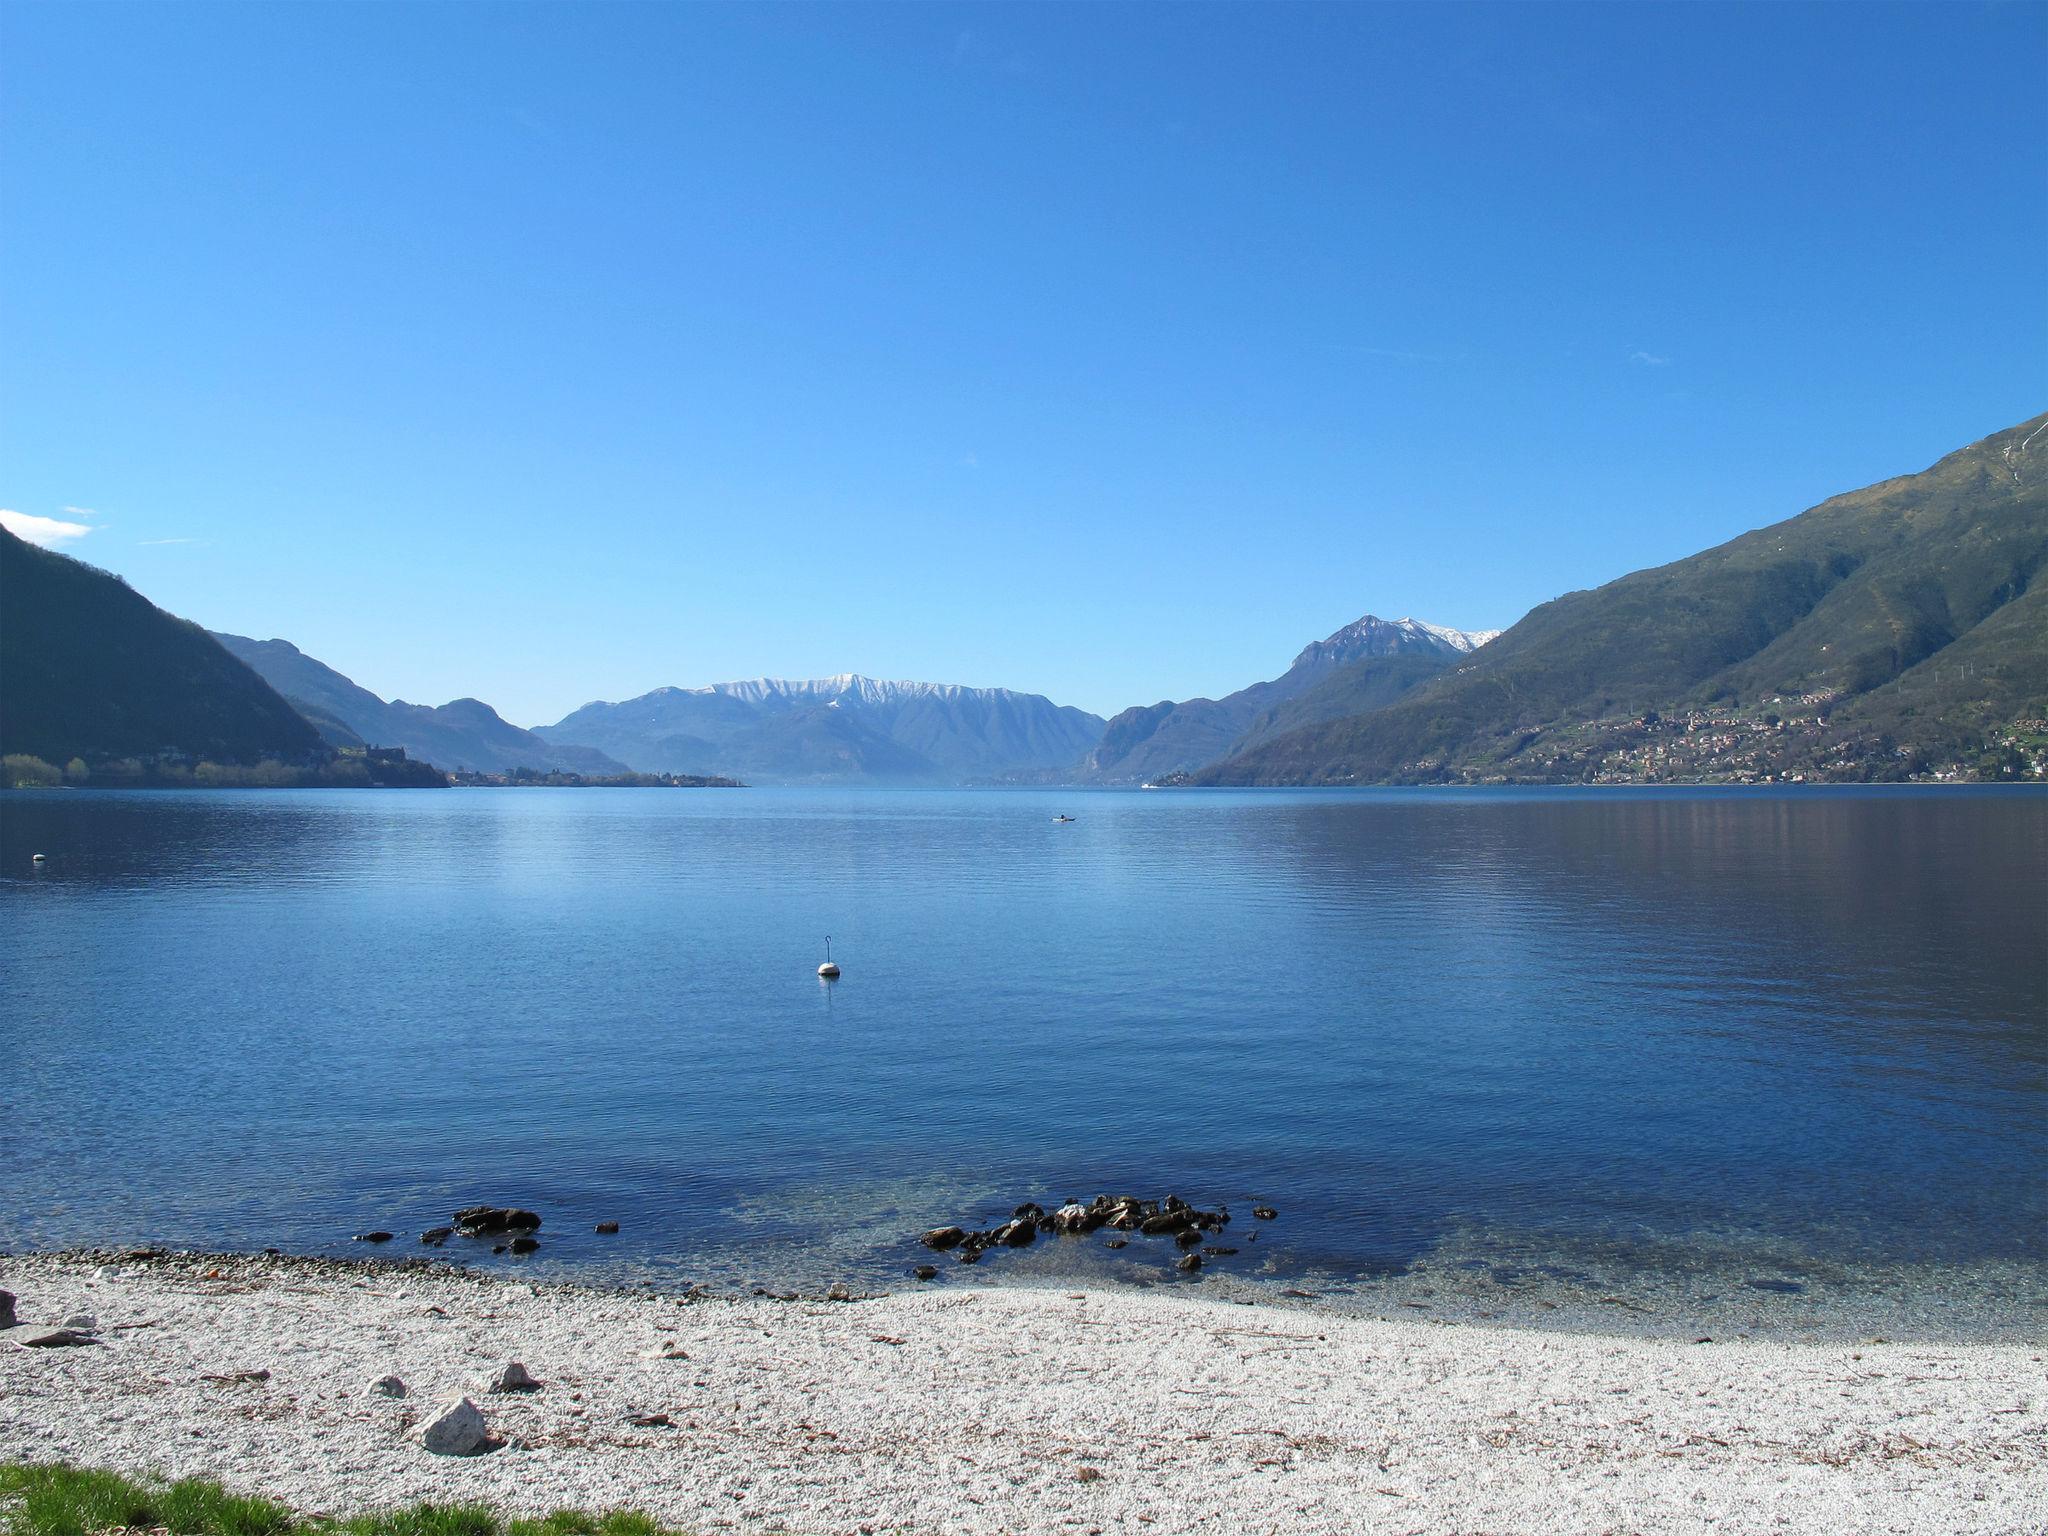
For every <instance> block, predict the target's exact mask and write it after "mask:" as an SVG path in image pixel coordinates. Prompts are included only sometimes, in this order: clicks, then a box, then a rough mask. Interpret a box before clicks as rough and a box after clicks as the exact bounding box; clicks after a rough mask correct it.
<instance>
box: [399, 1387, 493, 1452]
mask: <svg viewBox="0 0 2048 1536" xmlns="http://www.w3.org/2000/svg"><path fill="white" fill-rule="evenodd" d="M415 1433H416V1434H417V1435H418V1436H419V1442H420V1444H421V1445H422V1446H424V1447H425V1448H426V1449H427V1450H430V1451H432V1452H433V1453H434V1454H435V1455H436V1456H473V1455H475V1454H476V1453H477V1452H478V1451H480V1450H482V1449H483V1447H484V1442H485V1441H486V1440H487V1439H488V1438H489V1431H488V1430H487V1429H486V1428H485V1427H484V1411H483V1409H481V1408H479V1407H477V1405H476V1404H475V1403H473V1402H471V1401H470V1400H469V1399H468V1398H466V1397H461V1396H457V1397H451V1398H449V1399H448V1400H447V1401H446V1402H444V1403H442V1404H441V1406H440V1407H438V1408H436V1409H435V1410H434V1411H433V1412H432V1413H430V1414H428V1415H427V1417H426V1418H425V1419H424V1420H423V1421H421V1424H420V1427H419V1429H418V1430H417V1431H415Z"/></svg>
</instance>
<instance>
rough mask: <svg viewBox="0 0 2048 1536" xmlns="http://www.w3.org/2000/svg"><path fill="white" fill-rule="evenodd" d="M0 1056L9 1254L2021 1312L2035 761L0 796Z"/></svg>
mask: <svg viewBox="0 0 2048 1536" xmlns="http://www.w3.org/2000/svg"><path fill="white" fill-rule="evenodd" d="M1057 811H1066V812H1069V813H1071V814H1072V815H1074V816H1075V817H1077V818H1078V819H1077V820H1076V821H1074V822H1073V823H1071V824H1068V825H1059V824H1055V823H1054V822H1053V821H1052V819H1051V818H1052V816H1053V814H1054V813H1055V812H1057ZM34 852H43V853H45V854H47V855H48V862H47V863H45V864H44V865H42V866H40V868H37V867H35V866H32V865H31V862H30V855H31V853H34ZM828 933H829V934H830V935H831V936H832V953H833V955H834V957H835V958H836V959H838V960H840V961H841V962H842V963H843V965H844V967H845V975H844V977H843V979H841V980H840V981H839V982H837V983H836V984H826V983H822V982H820V981H819V980H818V979H817V977H816V976H815V975H814V969H815V967H816V965H817V963H818V961H819V959H820V958H821V942H822V939H823V936H824V935H826V934H828ZM0 1053H4V1061H5V1071H4V1075H0V1167H4V1168H5V1170H6V1176H5V1178H4V1179H0V1248H9V1249H16V1250H19V1249H23V1248H29V1247H52V1246H59V1245H72V1244H87V1243H92V1244H98V1243H120V1244H136V1243H143V1242H155V1243H167V1244H175V1245H180V1246H206V1247H266V1246H274V1247H279V1248H283V1249H286V1250H288V1251H298V1252H315V1253H335V1254H355V1255H362V1254H364V1253H366V1252H367V1250H366V1249H365V1248H364V1247H363V1246H362V1245H359V1244H351V1243H350V1242H349V1237H350V1235H351V1234H353V1233H356V1232H359V1231H362V1230H365V1229H368V1228H388V1229H389V1230H391V1231H394V1232H396V1233H398V1234H399V1241H398V1242H395V1243H393V1244H391V1245H389V1246H388V1247H387V1248H385V1249H382V1250H379V1252H380V1253H382V1254H387V1255H392V1256H396V1255H397V1254H399V1253H400V1252H401V1251H405V1252H410V1253H413V1254H418V1253H420V1252H422V1250H421V1249H420V1247H419V1245H418V1242H417V1234H418V1233H419V1232H420V1231H421V1230H422V1229H424V1228H427V1227H430V1226H433V1225H437V1224H439V1223H441V1222H444V1221H445V1220H446V1219H447V1217H448V1215H449V1213H450V1212H451V1211H452V1210H453V1209H454V1208H455V1207H457V1206H458V1205H463V1204H468V1203H472V1202H478V1201H489V1202H493V1203H517V1204H521V1205H526V1206H530V1207H532V1208H534V1209H537V1210H539V1211H540V1212H542V1214H543V1215H544V1217H545V1218H546V1225H545V1226H544V1228H543V1229H542V1231H541V1233H540V1236H541V1238H542V1240H543V1243H542V1249H541V1251H540V1252H539V1253H538V1254H535V1255H533V1256H531V1257H529V1258H524V1259H515V1258H512V1257H510V1256H506V1257H502V1258H500V1257H495V1256H493V1255H491V1253H490V1252H489V1247H488V1245H483V1246H478V1245H473V1244H463V1243H460V1242H458V1243H452V1244H451V1245H450V1246H449V1248H448V1249H446V1250H443V1255H444V1256H446V1257H458V1256H459V1257H463V1258H465V1259H470V1260H475V1261H479V1262H484V1263H490V1264H502V1265H512V1264H519V1265H523V1266H526V1267H528V1268H529V1269H532V1270H534V1271H535V1272H537V1273H546V1274H549V1275H557V1274H561V1273H564V1272H570V1273H576V1274H582V1275H586V1276H592V1277H605V1278H613V1279H618V1280H622V1281H631V1282H638V1281H643V1280H654V1281H656V1282H658V1283H660V1284H662V1285H680V1284H683V1283H686V1282H691V1281H699V1282H704V1283H709V1284H713V1285H716V1286H719V1287H727V1286H743V1285H752V1284H765V1285H769V1286H771V1287H774V1288H778V1289H780V1288H784V1287H789V1288H797V1287H802V1288H807V1289H815V1288H817V1287H819V1286H822V1285H824V1284H826V1283H829V1282H831V1281H834V1280H840V1279H845V1280H849V1281H852V1282H853V1283H855V1284H857V1285H879V1284H891V1285H899V1284H905V1283H910V1282H908V1280H907V1278H906V1271H907V1269H908V1267H909V1266H910V1265H912V1264H914V1263H917V1262H920V1261H922V1260H924V1259H926V1258H928V1257H930V1256H929V1255H927V1254H925V1252H924V1251H923V1250H922V1249H921V1248H919V1247H917V1245H916V1243H915V1241H914V1237H915V1234H916V1233H917V1232H919V1231H921V1230H923V1229H924V1228H926V1227H928V1226H933V1225H939V1224H943V1223H947V1222H953V1221H960V1222H963V1223H966V1224H969V1225H987V1224H989V1223H990V1221H991V1220H992V1219H994V1218H996V1217H999V1216H1003V1215H1007V1214H1008V1212H1009V1209H1010V1207H1011V1206H1013V1205H1015V1204H1016V1203H1018V1202H1019V1201H1021V1200H1024V1199H1027V1198H1035V1199H1039V1200H1041V1201H1045V1202H1046V1203H1047V1204H1051V1203H1052V1202H1053V1201H1055V1200H1058V1199H1061V1198H1064V1197H1067V1196H1069V1195H1071V1196H1077V1197H1079V1198H1081V1199H1083V1200H1086V1199H1088V1198H1089V1197H1091V1196H1093V1195H1095V1194H1096V1193H1098V1192H1112V1193H1116V1192H1130V1193H1135V1194H1139V1195H1144V1196H1152V1197H1157V1196H1160V1195H1163V1194H1166V1193H1169V1192H1177V1193H1179V1194H1181V1195H1183V1196H1185V1197H1186V1198H1188V1199H1189V1200H1191V1201H1193V1202H1194V1203H1196V1204H1197V1205H1214V1204H1217V1203H1223V1204H1227V1205H1228V1206H1229V1208H1230V1210H1231V1212H1232V1213H1233V1215H1234V1217H1235V1218H1236V1219H1235V1220H1234V1221H1233V1223H1232V1224H1231V1226H1230V1228H1229V1229H1228V1233H1227V1235H1226V1236H1225V1237H1223V1238H1221V1239H1219V1240H1218V1243H1219V1245H1223V1246H1234V1247H1236V1248H1237V1249H1238V1252H1237V1253H1236V1254H1235V1255H1215V1256H1212V1257H1211V1258H1210V1260H1209V1262H1208V1265H1207V1267H1206V1268H1205V1270H1204V1271H1203V1273H1202V1275H1201V1276H1200V1277H1199V1280H1196V1281H1189V1280H1186V1279H1184V1278H1183V1277H1180V1276H1179V1275H1178V1274H1177V1273H1176V1272H1174V1271H1173V1270H1172V1268H1171V1263H1172V1260H1173V1259H1174V1258H1175V1257H1177V1254H1176V1252H1175V1250H1174V1249H1173V1248H1172V1247H1171V1246H1170V1244H1162V1243H1161V1242H1155V1241H1154V1240H1144V1241H1134V1242H1132V1243H1131V1245H1130V1247H1129V1248H1127V1249H1125V1250H1122V1251H1120V1252H1119V1251H1113V1250H1110V1249H1108V1248H1107V1247H1106V1246H1105V1243H1104V1239H1106V1238H1108V1237H1110V1236H1112V1235H1113V1234H1108V1233H1104V1234H1099V1235H1098V1236H1096V1237H1094V1238H1090V1239H1084V1240H1083V1239H1076V1240H1064V1241H1054V1240H1050V1239H1047V1240H1041V1241H1040V1242H1039V1243H1038V1244H1036V1245H1035V1246H1034V1247H1033V1248H1031V1249H1029V1250H1025V1251H1023V1252H1021V1253H1015V1254H1011V1253H999V1254H994V1255H991V1256H990V1257H989V1258H988V1259H986V1260H985V1261H983V1262H982V1263H981V1264H980V1265H978V1266H976V1267H975V1268H973V1269H966V1268H963V1267H960V1266H958V1265H957V1264H954V1263H952V1262H951V1259H950V1257H949V1256H941V1257H940V1258H939V1260H938V1262H939V1263H940V1264H941V1266H942V1269H943V1274H942V1278H941V1280H940V1281H939V1282H938V1283H941V1284H957V1283H961V1282H965V1281H970V1280H971V1281H973V1282H974V1283H978V1284H986V1283H994V1282H998V1281H1004V1280H1019V1281H1024V1280H1040V1281H1046V1280H1055V1281H1056V1280H1062V1279H1064V1280H1072V1279H1074V1278H1077V1277H1086V1278H1090V1279H1096V1280H1123V1281H1127V1282H1130V1283H1138V1284H1145V1283H1160V1284H1166V1283H1172V1284H1188V1283H1199V1284H1202V1285H1205V1286H1212V1287H1216V1288H1218V1289H1220V1290H1224V1291H1229V1290H1231V1289H1232V1288H1234V1287H1245V1286H1257V1285H1263V1286H1267V1287H1272V1288H1279V1287H1287V1288H1293V1289H1306V1290H1313V1291H1316V1292H1317V1293H1318V1294H1319V1295H1327V1296H1337V1297H1342V1298H1346V1299H1347V1300H1348V1302H1349V1303H1350V1304H1354V1305H1362V1306H1367V1307H1374V1308H1381V1309H1384V1308H1388V1307H1392V1306H1394V1305H1399V1304H1410V1305H1414V1306H1416V1307H1418V1308H1429V1309H1433V1310H1437V1311H1440V1312H1442V1313H1445V1314H1461V1315H1469V1314H1473V1313H1477V1314H1479V1315H1484V1316H1501V1317H1507V1318H1520V1317H1523V1316H1525V1315H1527V1316H1533V1315H1538V1314H1539V1313H1540V1314H1544V1315H1547V1316H1549V1317H1550V1318H1552V1319H1554V1320H1556V1321H1559V1322H1562V1323H1566V1324H1570V1323H1572V1322H1575V1321H1584V1322H1586V1323H1588V1324H1590V1325H1595V1326H1598V1325H1611V1326H1617V1327H1627V1328H1656V1327H1669V1328H1685V1329H1693V1328H1698V1327H1701V1326H1704V1325H1707V1324H1712V1323H1716V1322H1718V1325H1719V1326H1721V1327H1723V1328H1725V1329H1727V1330H1729V1331H1735V1330H1738V1329H1740V1330H1743V1331H1756V1330H1764V1329H1772V1328H1790V1329H1797V1328H1818V1327H1826V1326H1835V1325H1840V1326H1844V1327H1856V1328H1866V1329H1876V1328H1885V1329H1889V1330H1890V1331H1892V1333H1893V1334H1894V1336H1898V1335H1899V1334H1902V1333H1906V1332H1909V1331H1912V1330H1915V1329H1918V1330H1925V1331H1951V1332H1953V1331H1963V1332H1975V1333H1978V1334H1987V1335H1988V1334H1994V1333H1995V1334H2011V1333H2015V1332H2019V1333H2027V1332H2030V1331H2031V1332H2035V1333H2038V1332H2040V1331H2042V1330H2043V1328H2044V1326H2048V795H2043V794H2041V793H2038V792H2026V791H2020V792H2004V791H1993V790H1986V791H1972V790H1953V791H1913V792H1881V791H1855V792H1832V791H1813V790H1808V791H1805V792H1798V793H1784V794H1771V793H1762V792H1755V791H1742V792H1720V793H1717V792H1711V791H1699V792H1684V791H1680V792H1655V791H1645V792H1627V791H1619V792H1617V791H1600V792H1569V791H1566V792H1554V793H1553V792H1475V791H1449V792H1446V791H1415V792H1405V791H1359V792H1302V793H1291V792H1244V793H1223V792H1215V793H1209V792H1186V793H1180V792H1157V793H1149V794H1147V793H1072V792H1060V793H1049V792H1048V793H1040V792H1024V791H1019V792H998V791H989V792H973V791H963V792H943V791H905V792H900V793H897V792H885V791H853V792H828V791H770V790H749V791H659V790H587V791H544V790H527V791H519V790H475V791H448V792H445V793H431V792H403V791H401V792H332V791H330V792H277V793H257V792H243V793H236V792H225V793H211V794H209V793H175V792H158V793H116V792H95V791H83V792H70V791H45V792H19V793H12V794H6V795H0ZM1259 1202H1270V1203H1271V1204H1272V1205H1274V1206H1276V1207H1278V1208H1279V1210H1280V1216H1279V1219H1277V1220H1274V1221H1254V1220H1253V1219H1252V1218H1251V1214H1250V1211H1251V1207H1252V1206H1253V1205H1254V1204H1255V1203H1259ZM604 1219H615V1220H617V1221H619V1222H620V1223H621V1224H622V1228H623V1230H622V1231H621V1232H620V1233H619V1235H617V1236H615V1237H601V1236H598V1235H597V1234H595V1233H594V1232H593V1230H592V1227H593V1223H594V1222H596V1221H598V1220H604Z"/></svg>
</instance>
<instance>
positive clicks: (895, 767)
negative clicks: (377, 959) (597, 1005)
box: [536, 672, 1103, 784]
mask: <svg viewBox="0 0 2048 1536" xmlns="http://www.w3.org/2000/svg"><path fill="white" fill-rule="evenodd" d="M1102 724H1103V722H1102V719H1101V717H1100V716H1097V715H1092V714H1089V713H1088V712H1087V711H1085V710H1080V709H1075V708H1073V707H1072V706H1069V705H1061V704H1055V703H1053V702H1052V701H1051V700H1050V699H1047V698H1045V697H1044V696H1043V695H1041V694H1033V693H1021V692H1018V691H1016V690H1014V689H1008V688H975V687H970V686H968V685H966V684H960V683H927V682H916V681H887V680H882V679H877V678H872V677H868V676H866V675H865V674H863V673H858V672H841V673H837V674H835V675H833V676H831V677H823V678H799V679H790V678H748V679H742V680H739V681H734V682H722V683H708V684H704V685H701V686H698V687H679V686H669V687H664V688H656V689H651V690H649V691H648V692H646V693H643V694H639V695H636V696H635V697H633V698H630V699H622V700H617V701H611V700H597V701H595V702H592V703H589V704H585V705H583V706H582V707H580V708H578V709H575V710H572V711H571V712H570V713H569V714H567V715H565V716H563V717H562V719H561V720H559V721H557V722H556V723H555V724H554V725H551V726H541V727H538V728H537V730H536V734H538V735H539V736H541V737H542V738H544V739H546V740H551V741H570V740H575V741H579V742H583V743H587V744H589V745H591V746H594V747H596V748H598V749H599V750H602V751H604V752H607V753H610V754H611V755H612V756H615V757H617V758H619V759H620V760H621V761H623V762H625V763H627V764H629V765H630V766H632V767H633V768H635V769H638V770H640V771H642V772H650V773H659V772H687V773H720V774H729V775H731V776H733V777H737V778H745V779H747V780H748V781H749V782H752V783H800V784H813V783H876V784H948V783H954V784H958V783H967V782H971V781H977V780H984V779H993V778H997V777H1000V776H1002V775H1004V774H1006V773H1012V772H1019V771H1025V772H1028V771H1035V770H1041V769H1045V768H1051V767H1062V766H1065V765H1066V764H1070V763H1072V762H1074V761H1076V760H1077V759H1078V758H1079V757H1080V755H1081V753H1082V752H1084V751H1085V750H1087V747H1088V746H1089V745H1092V743H1093V742H1094V741H1095V739H1096V738H1097V736H1099V734H1100V733H1101V729H1102Z"/></svg>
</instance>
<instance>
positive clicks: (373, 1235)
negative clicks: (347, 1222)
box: [355, 1232, 391, 1243]
mask: <svg viewBox="0 0 2048 1536" xmlns="http://www.w3.org/2000/svg"><path fill="white" fill-rule="evenodd" d="M355 1241H356V1242H359V1243H388V1242H390V1241H391V1234H390V1233H389V1232H358V1233H357V1234H356V1235H355Z"/></svg>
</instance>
